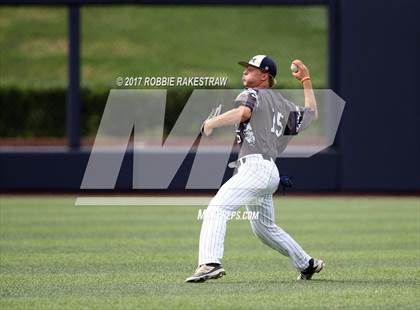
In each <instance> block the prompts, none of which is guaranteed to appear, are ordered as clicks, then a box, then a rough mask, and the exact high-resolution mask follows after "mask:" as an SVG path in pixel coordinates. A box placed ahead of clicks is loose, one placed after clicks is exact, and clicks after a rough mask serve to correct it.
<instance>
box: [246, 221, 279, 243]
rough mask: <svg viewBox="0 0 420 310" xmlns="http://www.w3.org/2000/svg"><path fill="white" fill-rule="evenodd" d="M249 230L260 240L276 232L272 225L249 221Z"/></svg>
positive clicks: (276, 228) (275, 227) (274, 226)
mask: <svg viewBox="0 0 420 310" xmlns="http://www.w3.org/2000/svg"><path fill="white" fill-rule="evenodd" d="M251 228H252V231H253V233H254V234H255V235H256V236H257V237H258V238H260V239H267V235H272V234H273V233H274V232H276V231H277V230H278V227H277V226H276V225H275V224H274V223H272V224H265V223H262V222H261V221H251Z"/></svg>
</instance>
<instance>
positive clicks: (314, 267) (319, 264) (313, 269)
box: [297, 258, 325, 280]
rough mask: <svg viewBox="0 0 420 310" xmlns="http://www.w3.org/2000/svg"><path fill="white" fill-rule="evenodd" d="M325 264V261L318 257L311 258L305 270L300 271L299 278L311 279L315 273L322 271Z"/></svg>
mask: <svg viewBox="0 0 420 310" xmlns="http://www.w3.org/2000/svg"><path fill="white" fill-rule="evenodd" d="M324 266H325V263H324V261H322V260H320V259H316V258H311V260H310V261H309V266H308V268H306V269H305V270H302V271H301V272H300V275H299V276H298V278H297V279H298V280H310V279H311V278H312V276H313V275H314V273H318V272H320V271H321V270H322V269H323V268H324Z"/></svg>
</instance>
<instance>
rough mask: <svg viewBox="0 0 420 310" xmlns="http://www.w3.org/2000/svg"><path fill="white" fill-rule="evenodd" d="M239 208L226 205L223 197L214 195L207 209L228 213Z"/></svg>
mask: <svg viewBox="0 0 420 310" xmlns="http://www.w3.org/2000/svg"><path fill="white" fill-rule="evenodd" d="M239 207H240V206H239V205H238V206H235V205H231V204H227V202H226V201H225V199H223V196H221V195H216V196H215V197H213V199H212V200H211V201H210V203H209V205H208V207H207V209H208V210H209V211H226V212H228V211H235V210H236V209H238V208H239Z"/></svg>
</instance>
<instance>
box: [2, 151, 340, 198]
mask: <svg viewBox="0 0 420 310" xmlns="http://www.w3.org/2000/svg"><path fill="white" fill-rule="evenodd" d="M168 156H170V155H168ZM235 157H236V154H232V156H231V159H232V160H234V159H235ZM337 158H338V156H337V154H335V153H334V152H325V153H322V154H318V155H316V156H314V157H313V158H310V159H278V160H277V162H276V163H277V165H278V167H279V169H280V171H281V173H282V174H287V175H290V176H293V178H294V181H295V186H294V190H297V191H336V190H339V188H337V184H339V182H338V179H337V178H338V177H339V175H338V173H337V171H338V170H337V167H338V161H337ZM0 159H1V160H0V171H1V177H0V188H1V189H2V190H3V191H14V190H31V191H40V190H41V191H45V190H47V191H69V190H70V191H78V190H79V188H80V184H81V182H82V178H83V174H84V171H85V168H86V165H87V162H88V160H89V151H78V152H68V151H61V152H21V153H15V152H9V153H8V152H1V153H0ZM193 160H194V154H189V155H187V157H186V158H185V160H184V162H183V163H182V165H181V167H180V169H179V170H178V172H177V174H176V175H175V177H174V179H173V181H172V183H171V185H170V186H169V190H170V191H183V190H184V188H185V184H186V183H187V180H188V175H189V171H190V169H191V166H192V163H193ZM132 169H133V153H132V152H130V151H129V152H126V154H125V157H124V160H123V163H122V166H121V170H120V173H119V176H118V180H117V185H116V190H118V191H123V192H127V191H132V177H133V170H132ZM232 173H233V169H230V168H227V169H226V171H225V177H224V180H227V179H228V178H229V177H230V176H231V175H232ZM86 192H88V191H86ZM135 192H141V190H135ZM147 192H150V190H147ZM157 192H159V191H157ZM161 192H164V191H161ZM191 192H194V191H193V190H191ZM195 192H199V191H195Z"/></svg>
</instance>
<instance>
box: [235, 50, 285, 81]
mask: <svg viewBox="0 0 420 310" xmlns="http://www.w3.org/2000/svg"><path fill="white" fill-rule="evenodd" d="M238 64H240V65H241V66H243V67H247V66H252V67H255V68H258V69H260V70H263V71H265V72H268V74H270V75H271V76H272V77H273V78H275V77H276V74H277V66H276V63H275V62H274V60H273V59H271V58H270V57H268V56H267V55H256V56H254V57H252V58H251V59H250V60H249V61H248V62H246V61H240V62H238Z"/></svg>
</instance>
